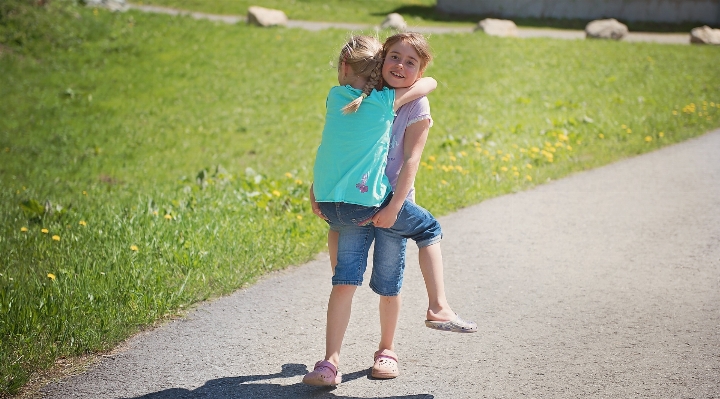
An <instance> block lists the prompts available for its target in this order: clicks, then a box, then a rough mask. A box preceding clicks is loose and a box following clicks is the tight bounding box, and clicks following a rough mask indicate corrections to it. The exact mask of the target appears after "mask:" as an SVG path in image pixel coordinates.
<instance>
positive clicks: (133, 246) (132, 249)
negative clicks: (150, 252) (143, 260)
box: [130, 245, 138, 252]
mask: <svg viewBox="0 0 720 399" xmlns="http://www.w3.org/2000/svg"><path fill="white" fill-rule="evenodd" d="M130 250H131V251H135V252H137V251H138V246H137V245H131V246H130Z"/></svg>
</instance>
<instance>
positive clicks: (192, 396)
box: [123, 363, 434, 399]
mask: <svg viewBox="0 0 720 399" xmlns="http://www.w3.org/2000/svg"><path fill="white" fill-rule="evenodd" d="M307 372H308V370H307V367H306V366H305V365H304V364H294V363H290V364H283V366H282V371H280V372H279V373H275V374H266V375H248V376H240V377H225V378H218V379H215V380H210V381H208V382H206V383H205V385H203V386H201V387H198V388H196V389H193V390H189V389H184V388H170V389H165V390H163V391H158V392H153V393H148V394H145V395H142V396H136V397H133V398H123V399H201V398H202V399H254V398H258V399H259V398H278V399H282V398H288V399H290V398H292V399H296V398H335V399H361V398H359V397H354V396H337V395H335V394H333V393H332V391H333V390H334V389H335V388H333V387H312V386H309V385H305V384H303V383H302V382H300V381H299V378H298V382H297V383H296V384H292V385H278V384H252V383H251V384H248V382H253V381H262V380H269V379H273V378H289V377H300V376H302V375H305V374H306V373H307ZM362 377H366V378H370V377H369V376H368V370H367V369H365V370H360V371H356V372H354V373H350V374H343V383H345V382H349V381H352V380H356V379H358V378H362ZM433 398H434V396H432V395H428V394H420V395H403V396H385V397H382V398H378V399H433Z"/></svg>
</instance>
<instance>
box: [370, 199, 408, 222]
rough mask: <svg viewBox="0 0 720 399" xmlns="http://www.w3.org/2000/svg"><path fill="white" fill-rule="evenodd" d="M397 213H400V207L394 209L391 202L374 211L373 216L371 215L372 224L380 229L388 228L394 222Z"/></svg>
mask: <svg viewBox="0 0 720 399" xmlns="http://www.w3.org/2000/svg"><path fill="white" fill-rule="evenodd" d="M401 205H402V204H401ZM398 213H400V208H397V209H396V208H395V207H394V206H392V202H391V203H390V205H388V206H386V207H385V208H383V209H381V210H380V212H378V213H376V214H375V216H373V218H372V222H373V225H374V226H375V227H379V228H381V229H389V228H390V227H392V226H393V225H394V224H395V221H396V220H397V217H398Z"/></svg>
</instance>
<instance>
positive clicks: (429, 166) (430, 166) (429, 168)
mask: <svg viewBox="0 0 720 399" xmlns="http://www.w3.org/2000/svg"><path fill="white" fill-rule="evenodd" d="M427 168H428V170H433V169H435V168H434V167H433V166H432V165H428V166H427Z"/></svg>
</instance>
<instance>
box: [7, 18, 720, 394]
mask: <svg viewBox="0 0 720 399" xmlns="http://www.w3.org/2000/svg"><path fill="white" fill-rule="evenodd" d="M76 11H77V13H78V14H80V21H85V22H87V21H93V24H97V29H98V31H100V32H106V35H105V36H102V35H101V36H99V38H98V39H97V40H86V41H84V42H82V43H81V44H77V45H73V46H71V47H47V48H48V50H47V51H46V52H44V53H42V54H39V56H40V57H41V59H40V60H39V61H38V59H37V58H35V57H26V56H24V55H13V54H10V55H9V56H4V57H2V58H0V80H1V82H0V98H3V101H2V102H0V115H2V116H3V117H2V118H0V187H1V189H0V339H1V341H0V394H3V395H4V394H7V393H11V392H15V391H16V390H17V389H18V388H19V387H20V386H22V384H23V383H24V382H25V381H26V380H27V378H28V376H29V375H30V374H31V373H32V372H33V371H36V370H39V369H42V368H45V367H48V366H50V365H52V364H53V362H54V360H55V359H57V358H58V357H61V356H72V355H77V354H83V353H88V352H95V351H100V350H104V349H107V348H110V347H112V346H113V345H115V344H116V343H117V342H119V341H120V340H122V339H124V338H125V337H127V336H128V335H129V334H132V333H133V332H135V331H137V330H138V329H141V328H143V327H144V326H148V325H152V324H153V323H154V322H155V321H156V320H158V319H162V318H164V317H166V316H168V315H173V314H175V313H176V312H178V311H179V310H180V309H182V308H186V307H187V306H189V305H190V304H192V303H194V302H196V301H199V300H203V299H206V298H211V297H215V296H217V295H222V294H224V293H228V292H231V291H232V290H234V289H237V288H238V287H240V286H242V285H243V284H248V283H250V282H252V281H253V280H254V279H255V278H257V277H258V276H260V275H262V274H263V273H266V272H268V271H270V270H275V269H279V268H283V267H286V266H287V265H290V264H298V263H302V262H304V261H306V260H307V259H310V258H311V257H312V256H314V254H316V253H317V252H318V251H320V250H321V249H322V248H323V246H324V241H325V231H326V227H325V225H324V224H323V222H321V221H320V220H319V219H318V218H316V217H314V216H313V215H312V214H311V213H310V210H309V207H308V205H307V192H308V189H309V182H310V181H311V179H312V172H311V170H312V163H313V159H314V154H315V149H316V148H317V145H318V142H319V138H320V131H321V129H322V123H323V112H324V100H325V96H326V94H327V90H328V89H329V87H330V86H331V85H333V84H336V77H337V74H336V70H335V69H334V68H333V67H332V66H330V65H329V62H331V61H332V60H334V59H335V56H336V52H337V50H338V47H339V46H340V45H341V44H342V43H343V40H344V38H345V37H346V35H347V32H344V31H338V30H326V31H320V32H308V31H304V30H298V29H283V28H278V29H256V28H253V27H250V26H247V25H244V24H240V25H235V26H230V25H225V24H216V23H213V22H208V21H197V20H194V19H192V18H189V17H170V16H164V15H147V14H142V13H139V12H129V13H124V14H122V13H110V12H107V11H104V10H97V11H95V10H92V9H87V8H84V7H79V8H77V9H76ZM431 44H432V46H433V48H434V50H435V53H436V57H437V58H436V61H434V63H433V65H431V67H430V69H429V70H428V71H427V74H428V75H430V76H433V77H435V78H436V79H438V81H439V83H440V85H439V88H438V90H437V91H435V92H434V93H432V95H431V96H430V101H431V104H432V109H433V118H434V127H433V128H432V129H431V133H430V138H429V141H428V144H427V146H426V149H425V153H424V157H423V162H424V164H423V166H422V168H421V171H420V172H419V175H418V182H417V189H418V199H419V202H420V204H422V205H424V206H426V207H427V208H429V209H430V210H432V211H433V212H434V213H436V214H438V215H441V214H443V213H447V212H450V211H452V210H454V209H457V208H459V207H462V206H466V205H469V204H473V203H476V202H478V201H481V200H483V199H485V198H489V197H493V196H497V195H501V194H504V193H508V192H512V191H517V190H523V189H526V188H528V187H532V186H533V185H535V184H539V183H542V182H545V181H547V180H548V179H555V178H559V177H562V176H565V175H567V174H568V173H572V172H575V171H579V170H583V169H587V168H591V167H595V166H598V165H602V164H606V163H609V162H612V161H615V160H617V159H620V158H622V157H627V156H632V155H635V154H639V153H643V152H647V151H652V150H654V149H657V148H660V147H662V146H664V145H668V144H671V143H674V142H678V141H681V140H684V139H686V138H689V137H693V136H696V135H699V134H702V133H703V132H705V131H707V130H708V129H711V128H713V127H717V126H719V125H720V113H719V112H718V111H720V108H718V107H720V98H717V95H718V93H720V76H718V75H717V74H712V73H707V71H712V70H714V69H713V68H714V67H715V66H716V65H718V64H719V63H720V53H718V52H717V51H715V49H713V48H710V47H691V46H667V45H665V46H663V45H657V44H645V43H622V42H620V43H617V42H601V41H558V40H549V39H527V40H518V39H500V38H494V37H488V36H485V35H482V34H476V35H434V36H432V37H431ZM38 48H39V47H38ZM588 59H593V60H596V61H595V62H594V63H586V62H584V61H585V60H588ZM661 133H662V134H661ZM648 138H649V139H648ZM221 165H222V166H221ZM528 165H530V167H528ZM515 172H517V175H516V174H515ZM528 176H529V177H530V179H528V178H527V177H528Z"/></svg>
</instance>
